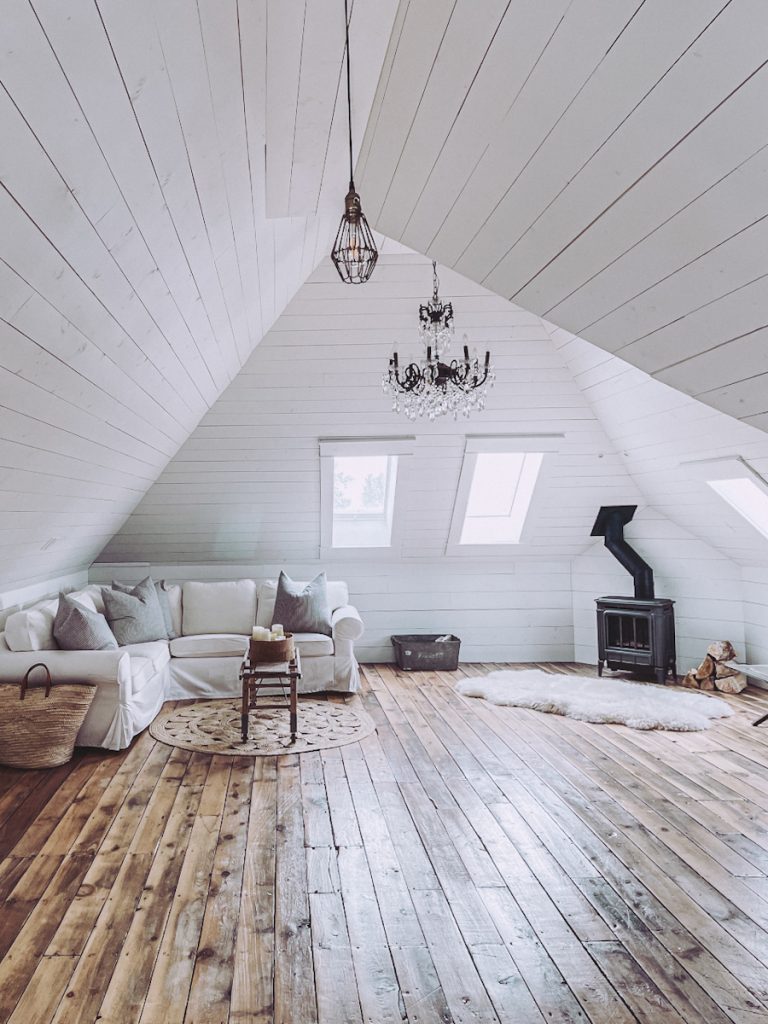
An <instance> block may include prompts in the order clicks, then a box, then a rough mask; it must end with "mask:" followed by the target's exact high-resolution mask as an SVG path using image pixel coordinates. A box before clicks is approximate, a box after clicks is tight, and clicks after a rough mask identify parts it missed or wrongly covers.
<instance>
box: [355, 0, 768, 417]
mask: <svg viewBox="0 0 768 1024" xmlns="http://www.w3.org/2000/svg"><path fill="white" fill-rule="evenodd" d="M398 26H399V31H398V32H397V33H396V34H393V36H392V38H391V40H390V47H389V51H388V53H387V57H386V60H385V74H383V75H382V78H381V80H380V83H379V89H378V92H377V95H376V100H375V102H374V107H373V111H372V115H371V119H370V121H369V125H368V131H367V134H366V138H365V141H364V145H363V150H362V153H361V161H360V164H361V173H360V175H359V177H360V185H361V190H362V191H363V194H364V196H365V201H366V207H367V209H368V212H369V216H370V217H372V219H373V221H374V222H375V223H376V225H377V226H378V227H379V229H380V230H382V231H384V232H385V233H387V234H388V235H390V236H392V237H394V238H397V239H399V240H401V241H402V242H404V243H405V244H407V245H409V246H411V247H412V248H414V249H416V250H418V251H420V252H425V253H429V254H430V255H433V256H435V257H436V258H437V259H439V260H440V261H441V262H442V263H445V264H447V265H449V266H452V267H454V268H455V269H456V270H458V271H459V272H460V273H462V274H464V275H466V276H467V277H470V278H471V279H473V280H475V281H477V282H479V283H481V284H483V285H484V286H485V287H488V288H490V289H492V290H493V291H496V292H497V293H498V294H500V295H502V296H504V297H506V298H509V299H511V300H513V301H514V302H516V303H518V304H520V305H521V306H523V307H524V308H526V309H530V310H532V311H534V312H536V313H539V314H540V315H543V316H546V317H547V318H548V319H550V320H551V321H553V322H554V323H556V324H558V325H560V326H563V327H566V328H567V329H569V330H570V331H573V332H574V333H576V334H578V335H581V336H582V337H584V338H587V339H588V340H590V341H592V342H594V343H595V344H597V345H600V346H601V347H603V348H606V349H607V350H609V351H612V352H615V353H617V354H619V355H620V356H621V357H622V358H623V359H626V360H627V361H629V362H631V363H634V364H635V365H637V366H639V367H641V368H642V369H644V370H646V371H647V372H648V373H650V374H652V375H653V376H655V377H657V378H658V379H659V380H662V381H664V382H665V383H667V384H670V385H672V386H674V387H676V388H678V389H680V390H682V391H684V392H686V393H687V394H689V395H693V396H695V397H697V398H700V399H701V400H702V401H703V402H706V403H707V404H709V405H712V406H714V407H715V408H717V409H720V410H722V411H724V412H727V413H730V414H731V415H733V416H736V417H738V418H740V419H743V420H745V421H746V422H748V423H751V424H753V425H755V426H759V427H763V428H765V427H768V397H767V396H768V388H766V382H767V381H768V344H767V342H768V301H767V300H768V283H767V282H768V265H766V258H765V253H766V249H767V243H768V148H766V147H768V119H766V117H765V110H766V107H768V51H766V46H765V40H766V38H768V5H766V4H765V3H764V2H763V0H729V2H726V0H685V2H680V3H674V4H670V3H669V2H668V0H612V2H611V3H605V2H597V0H551V2H547V3H540V2H539V0H521V2H516V3H508V2H505V0H496V2H490V0H489V2H487V3H483V4H477V3H476V2H473V0H455V2H454V0H443V2H434V3H430V4H419V3H415V2H411V3H405V2H404V3H402V4H401V9H400V13H399V16H398Z"/></svg>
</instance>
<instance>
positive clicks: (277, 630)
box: [272, 622, 285, 640]
mask: <svg viewBox="0 0 768 1024" xmlns="http://www.w3.org/2000/svg"><path fill="white" fill-rule="evenodd" d="M272 632H273V633H274V634H275V636H276V637H277V639H278V640H282V638H283V637H284V636H285V633H284V632H283V627H282V626H281V625H280V623H279V622H273V623H272Z"/></svg>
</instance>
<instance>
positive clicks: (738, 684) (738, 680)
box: [715, 672, 747, 693]
mask: <svg viewBox="0 0 768 1024" xmlns="http://www.w3.org/2000/svg"><path fill="white" fill-rule="evenodd" d="M746 685H747V677H746V676H745V675H744V673H743V672H736V673H735V674H734V675H732V676H722V677H721V678H720V679H716V680H715V686H716V687H717V689H718V690H719V691H720V692H721V693H741V691H742V690H743V689H744V687H745V686H746Z"/></svg>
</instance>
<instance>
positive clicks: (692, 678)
mask: <svg viewBox="0 0 768 1024" xmlns="http://www.w3.org/2000/svg"><path fill="white" fill-rule="evenodd" d="M682 685H683V686H689V687H690V688H691V689H692V690H698V688H699V681H698V679H697V678H696V673H695V672H694V670H693V669H691V671H690V672H686V674H685V675H684V676H683V678H682Z"/></svg>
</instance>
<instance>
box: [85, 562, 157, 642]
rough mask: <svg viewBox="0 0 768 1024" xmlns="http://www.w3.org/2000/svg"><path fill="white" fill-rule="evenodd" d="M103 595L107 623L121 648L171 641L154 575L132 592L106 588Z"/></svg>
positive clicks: (103, 589) (102, 592)
mask: <svg viewBox="0 0 768 1024" xmlns="http://www.w3.org/2000/svg"><path fill="white" fill-rule="evenodd" d="M101 594H102V597H103V598H104V611H105V614H106V616H107V622H109V625H110V628H111V629H112V632H113V633H114V634H115V639H116V640H117V642H118V644H120V646H121V647H125V646H127V645H128V644H145V643H149V642H150V641H152V640H167V639H168V634H167V632H166V629H165V620H164V619H163V612H162V609H161V608H160V601H159V600H158V597H157V591H156V590H155V584H154V583H153V582H152V577H151V576H147V578H146V579H144V580H142V581H141V583H139V584H138V585H137V586H135V587H134V588H133V589H132V590H131V591H130V592H126V591H124V590H119V589H118V590H108V589H107V588H106V587H103V588H102V591H101Z"/></svg>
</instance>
